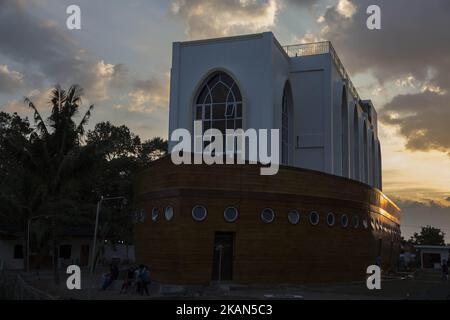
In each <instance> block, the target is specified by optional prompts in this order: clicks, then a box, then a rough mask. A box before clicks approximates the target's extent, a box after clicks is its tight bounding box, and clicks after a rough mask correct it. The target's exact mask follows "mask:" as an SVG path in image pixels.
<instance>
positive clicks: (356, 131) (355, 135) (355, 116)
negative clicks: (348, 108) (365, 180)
mask: <svg viewBox="0 0 450 320" xmlns="http://www.w3.org/2000/svg"><path fill="white" fill-rule="evenodd" d="M353 152H354V154H353V170H354V172H355V176H354V177H355V179H356V180H359V179H360V177H359V171H360V168H359V117H358V105H355V110H354V112H353Z"/></svg>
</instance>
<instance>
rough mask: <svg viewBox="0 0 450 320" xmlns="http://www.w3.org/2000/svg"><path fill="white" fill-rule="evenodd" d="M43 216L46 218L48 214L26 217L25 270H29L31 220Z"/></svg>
mask: <svg viewBox="0 0 450 320" xmlns="http://www.w3.org/2000/svg"><path fill="white" fill-rule="evenodd" d="M40 218H45V219H48V218H50V216H47V215H40V216H34V217H31V218H30V219H28V228H27V272H30V227H31V222H32V221H33V220H36V219H40Z"/></svg>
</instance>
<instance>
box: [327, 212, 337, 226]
mask: <svg viewBox="0 0 450 320" xmlns="http://www.w3.org/2000/svg"><path fill="white" fill-rule="evenodd" d="M335 222H336V218H335V217H334V213H333V212H329V213H328V214H327V224H328V225H329V226H330V227H332V226H334V223H335Z"/></svg>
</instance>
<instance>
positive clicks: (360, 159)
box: [169, 32, 382, 189]
mask: <svg viewBox="0 0 450 320" xmlns="http://www.w3.org/2000/svg"><path fill="white" fill-rule="evenodd" d="M170 88H171V89H170V114H169V137H170V135H171V133H172V132H173V131H174V130H175V129H177V128H185V129H188V130H190V131H191V133H192V132H193V121H194V120H201V121H202V124H203V129H204V130H206V129H208V128H217V129H220V130H221V131H222V132H224V129H238V128H242V129H244V130H246V129H248V128H253V129H280V144H279V145H280V150H279V151H280V153H279V154H280V158H281V159H280V160H281V163H282V164H285V165H289V166H295V167H302V168H307V169H313V170H318V171H322V172H326V173H330V174H334V175H339V176H343V177H347V178H350V179H354V180H358V181H361V182H364V183H367V184H369V185H371V186H373V187H376V188H379V189H381V187H382V181H381V151H380V142H379V140H378V130H377V113H376V111H375V108H374V106H373V105H372V102H371V101H370V100H362V99H360V97H359V95H358V93H357V91H356V89H355V87H354V86H353V84H352V82H351V80H350V78H349V76H348V74H347V72H346V71H345V69H344V67H343V65H342V63H341V61H340V59H339V57H338V56H337V54H336V52H335V50H334V49H333V46H332V45H331V43H330V42H318V43H310V44H301V45H294V46H286V47H282V46H281V45H280V44H279V42H278V41H277V39H276V38H275V37H274V35H273V34H272V33H271V32H265V33H260V34H251V35H244V36H236V37H228V38H217V39H208V40H198V41H187V42H175V43H174V44H173V53H172V69H171V83H170ZM175 143H176V142H171V143H170V145H169V148H170V150H171V149H172V148H173V146H174V145H175Z"/></svg>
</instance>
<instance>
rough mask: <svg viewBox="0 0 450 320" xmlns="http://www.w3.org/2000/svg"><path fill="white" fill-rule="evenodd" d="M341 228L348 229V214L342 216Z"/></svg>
mask: <svg viewBox="0 0 450 320" xmlns="http://www.w3.org/2000/svg"><path fill="white" fill-rule="evenodd" d="M341 226H342V227H343V228H347V227H348V217H347V215H346V214H343V215H342V216H341Z"/></svg>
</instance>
